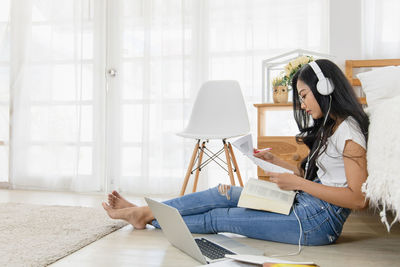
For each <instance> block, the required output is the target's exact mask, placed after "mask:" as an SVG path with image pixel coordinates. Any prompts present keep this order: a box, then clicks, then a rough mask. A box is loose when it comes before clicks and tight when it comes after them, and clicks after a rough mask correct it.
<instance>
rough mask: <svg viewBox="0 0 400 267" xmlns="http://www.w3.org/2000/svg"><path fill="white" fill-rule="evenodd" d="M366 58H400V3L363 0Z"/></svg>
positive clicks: (395, 0) (363, 42)
mask: <svg viewBox="0 0 400 267" xmlns="http://www.w3.org/2000/svg"><path fill="white" fill-rule="evenodd" d="M362 4H363V7H362V27H363V28H362V33H363V34H362V36H363V41H362V45H363V49H362V51H363V56H364V58H371V59H377V58H400V16H399V11H400V1H398V0H363V2H362Z"/></svg>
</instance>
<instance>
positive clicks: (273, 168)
mask: <svg viewBox="0 0 400 267" xmlns="http://www.w3.org/2000/svg"><path fill="white" fill-rule="evenodd" d="M232 145H233V146H234V147H236V148H237V149H239V151H240V152H242V153H243V155H245V156H246V157H248V158H249V159H250V160H251V161H253V162H254V163H255V164H256V165H257V166H259V167H260V168H261V169H263V170H264V171H268V172H289V173H293V171H291V170H288V169H285V168H282V167H281V166H278V165H275V164H272V163H270V162H268V161H265V160H262V159H259V158H256V157H254V156H253V140H252V137H251V134H248V135H245V136H243V137H241V138H239V139H237V140H235V141H234V142H233V143H232Z"/></svg>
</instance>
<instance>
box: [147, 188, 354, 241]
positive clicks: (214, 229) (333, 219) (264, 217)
mask: <svg viewBox="0 0 400 267" xmlns="http://www.w3.org/2000/svg"><path fill="white" fill-rule="evenodd" d="M241 192H242V188H241V187H236V186H222V185H220V186H219V187H214V188H210V189H208V190H205V191H202V192H196V193H192V194H188V195H185V196H182V197H178V198H175V199H171V200H168V201H165V202H164V203H165V204H167V205H169V206H172V207H175V208H176V209H177V210H178V211H179V212H180V214H181V215H182V217H183V220H184V221H185V223H186V225H187V226H188V228H189V230H190V232H192V233H201V234H210V233H219V232H230V233H235V234H240V235H244V236H247V237H251V238H257V239H263V240H269V241H276V242H281V243H289V244H298V241H299V236H300V229H299V222H298V220H297V218H296V216H295V214H294V212H293V209H295V211H296V214H297V216H298V217H299V219H300V222H301V226H302V234H301V235H302V236H301V243H302V244H303V245H314V246H316V245H327V244H331V243H334V242H335V241H336V239H337V238H338V237H339V235H340V233H341V232H342V227H343V224H344V222H345V221H346V219H347V217H348V216H349V214H350V212H351V210H350V209H347V208H342V207H338V206H335V205H333V204H330V203H328V202H325V201H323V200H320V199H318V198H315V197H313V196H311V195H310V194H307V193H305V192H299V193H298V194H297V195H296V198H295V202H294V205H293V208H292V210H291V212H290V214H289V215H282V214H279V213H273V212H267V211H258V210H252V209H247V208H239V207H237V203H238V201H239V197H240V193H241ZM152 225H153V226H155V227H157V228H160V225H159V224H158V222H157V220H153V221H152Z"/></svg>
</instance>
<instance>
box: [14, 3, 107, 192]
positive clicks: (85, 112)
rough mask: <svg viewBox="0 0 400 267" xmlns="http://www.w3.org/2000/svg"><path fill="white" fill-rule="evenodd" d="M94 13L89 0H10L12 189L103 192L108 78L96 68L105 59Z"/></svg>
mask: <svg viewBox="0 0 400 267" xmlns="http://www.w3.org/2000/svg"><path fill="white" fill-rule="evenodd" d="M94 11H95V9H94V8H93V6H91V2H90V1H88V0H86V1H85V0H79V1H78V0H76V1H52V0H31V1H29V0H18V1H11V11H10V14H11V15H10V36H11V38H10V47H11V49H10V50H9V53H10V102H11V121H10V133H11V136H10V165H9V166H10V171H9V175H10V177H9V180H10V183H11V184H12V186H13V187H15V188H45V189H56V190H73V191H89V190H94V191H99V190H101V188H102V187H101V186H102V184H103V181H102V176H103V174H102V172H101V168H100V166H101V157H102V153H101V151H102V144H101V142H102V141H104V138H102V133H104V126H103V127H102V125H101V121H102V119H103V117H104V116H102V114H101V112H96V111H99V110H103V109H104V107H101V103H102V101H101V96H100V94H101V92H102V89H101V80H102V77H103V76H104V74H103V71H101V73H98V71H96V70H97V69H98V68H96V67H97V66H95V65H94V64H95V62H97V61H99V58H101V56H102V55H101V53H98V51H96V49H94V47H95V42H94V40H95V38H96V35H95V34H96V33H97V31H96V29H95V25H94V19H93V17H94ZM95 52H97V55H96V54H95ZM103 54H104V53H103ZM95 56H97V57H98V58H97V59H96V60H94V57H95ZM94 85H97V86H96V87H95V86H94ZM94 88H96V90H94ZM103 135H104V134H103ZM103 154H104V153H103Z"/></svg>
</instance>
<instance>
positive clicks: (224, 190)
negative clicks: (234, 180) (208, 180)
mask: <svg viewBox="0 0 400 267" xmlns="http://www.w3.org/2000/svg"><path fill="white" fill-rule="evenodd" d="M230 189H231V186H230V185H227V184H219V185H218V193H219V194H220V195H221V196H225V197H226V199H227V200H230V199H231V196H230V194H229V190H230Z"/></svg>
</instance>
